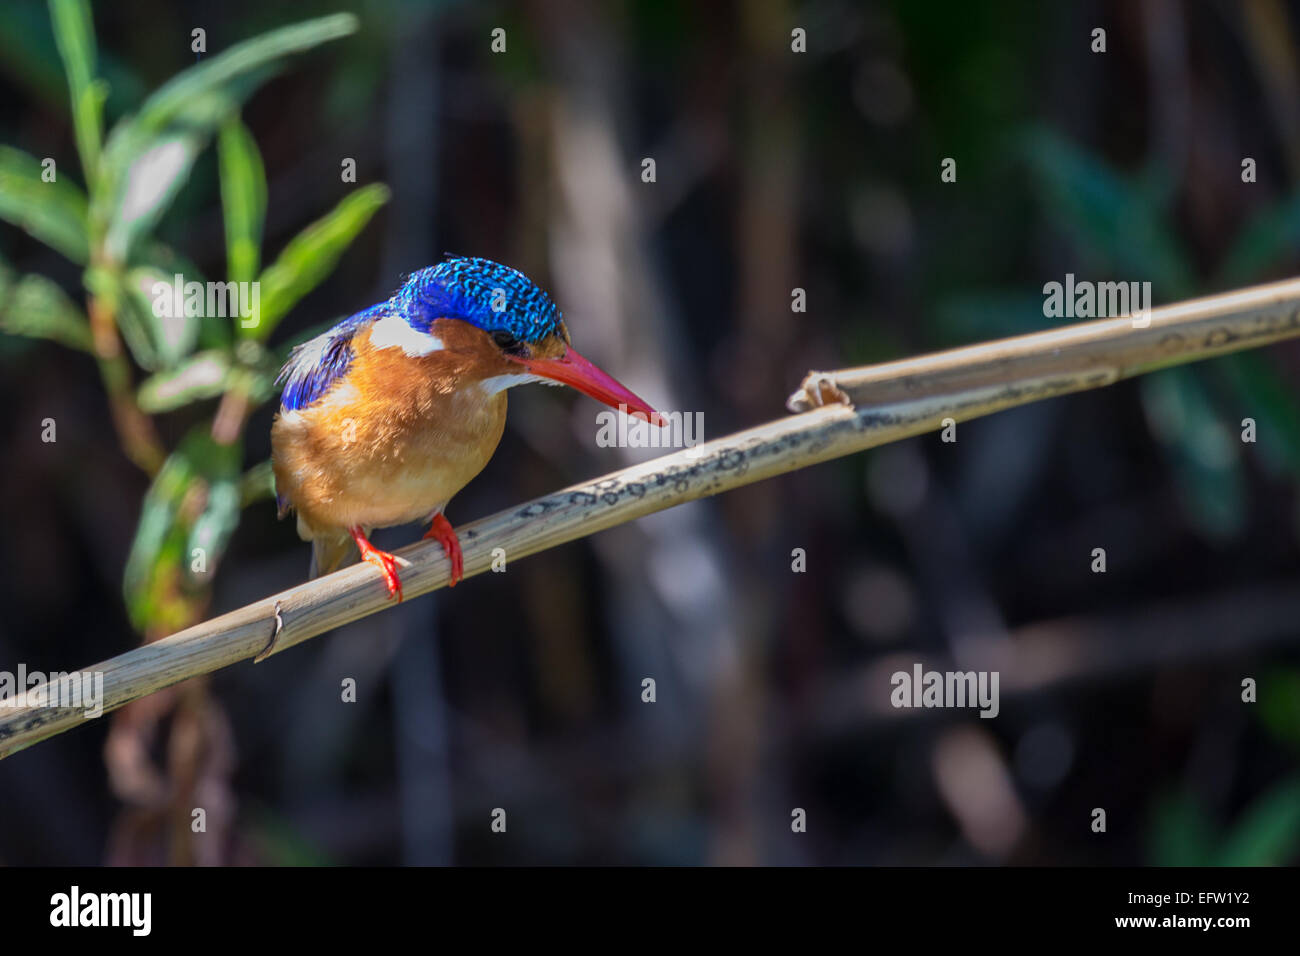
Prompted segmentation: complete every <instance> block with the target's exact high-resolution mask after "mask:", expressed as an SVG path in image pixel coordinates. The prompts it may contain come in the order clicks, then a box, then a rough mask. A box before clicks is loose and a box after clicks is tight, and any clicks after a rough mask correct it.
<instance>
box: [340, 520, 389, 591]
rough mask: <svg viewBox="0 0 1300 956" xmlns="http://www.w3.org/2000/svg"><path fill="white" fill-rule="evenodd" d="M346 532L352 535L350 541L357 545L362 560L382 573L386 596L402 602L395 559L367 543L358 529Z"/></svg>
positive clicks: (349, 529) (350, 529)
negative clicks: (386, 589) (386, 588)
mask: <svg viewBox="0 0 1300 956" xmlns="http://www.w3.org/2000/svg"><path fill="white" fill-rule="evenodd" d="M348 532H349V533H350V534H351V535H352V540H353V541H355V542H356V543H357V550H358V551H360V552H361V558H362V560H364V561H369V562H370V563H371V564H373V565H374V566H375V567H377V568H379V570H380V572H382V573H383V575H384V583H385V584H387V585H388V596H389V597H390V598H397V600H398V601H400V600H402V581H401V579H400V578H399V577H398V576H397V557H396V556H395V555H392V554H389V553H388V552H387V551H380V550H379V549H378V548H376V547H375V546H374V545H373V544H371V543H370V542H369V541H367V540H366V536H365V534H364V533H363V532H362V531H361V529H360V528H348Z"/></svg>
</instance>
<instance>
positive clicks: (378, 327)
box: [370, 315, 443, 356]
mask: <svg viewBox="0 0 1300 956" xmlns="http://www.w3.org/2000/svg"><path fill="white" fill-rule="evenodd" d="M370 347H371V348H375V349H401V350H402V351H403V352H405V353H406V354H407V355H411V356H416V355H428V354H429V353H430V352H437V351H438V350H439V349H441V348H443V344H442V339H440V338H438V336H436V335H433V334H432V333H429V332H418V331H416V330H415V329H413V328H411V326H410V324H409V323H408V322H407V321H406V320H405V319H404V318H402V317H401V316H400V315H386V316H384V317H383V318H382V319H380V320H379V321H378V322H376V323H375V324H374V325H372V326H371V327H370Z"/></svg>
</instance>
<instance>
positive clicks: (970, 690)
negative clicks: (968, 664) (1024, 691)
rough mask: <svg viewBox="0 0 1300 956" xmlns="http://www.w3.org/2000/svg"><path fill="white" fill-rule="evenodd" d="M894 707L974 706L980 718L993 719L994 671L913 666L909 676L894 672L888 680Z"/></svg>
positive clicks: (995, 709) (997, 707)
mask: <svg viewBox="0 0 1300 956" xmlns="http://www.w3.org/2000/svg"><path fill="white" fill-rule="evenodd" d="M889 683H890V684H891V685H893V688H894V689H893V690H892V691H891V692H890V694H889V702H890V703H891V704H893V705H894V706H895V707H948V708H961V707H978V708H979V711H980V716H981V717H996V716H997V715H998V711H999V710H1001V709H1002V708H1001V705H1000V704H999V703H998V672H997V671H927V670H923V669H922V667H921V665H920V664H913V665H912V670H911V673H908V672H907V671H895V672H894V674H893V675H892V676H891V677H890V678H889Z"/></svg>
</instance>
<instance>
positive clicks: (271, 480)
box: [239, 458, 275, 508]
mask: <svg viewBox="0 0 1300 956" xmlns="http://www.w3.org/2000/svg"><path fill="white" fill-rule="evenodd" d="M239 497H240V502H241V504H243V506H244V507H245V508H247V507H248V506H249V505H251V504H254V503H255V502H258V501H263V500H265V499H268V498H274V497H275V472H274V471H273V470H272V469H271V459H269V458H268V459H267V460H266V461H262V462H258V463H257V464H256V465H254V466H253V467H252V468H250V469H248V471H246V472H244V477H243V478H241V479H240V480H239Z"/></svg>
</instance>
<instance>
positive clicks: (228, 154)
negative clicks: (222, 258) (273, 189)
mask: <svg viewBox="0 0 1300 956" xmlns="http://www.w3.org/2000/svg"><path fill="white" fill-rule="evenodd" d="M217 152H218V160H219V164H220V171H221V206H222V212H223V214H224V217H225V224H226V270H227V274H228V275H229V277H230V279H232V280H233V281H235V282H252V281H253V279H255V278H256V277H257V270H258V268H259V267H260V264H261V262H260V260H261V248H262V224H263V221H264V219H265V218H266V172H265V170H264V169H263V168H262V155H261V153H259V152H258V149H257V143H256V141H254V139H253V136H252V134H251V133H249V131H248V128H247V127H245V126H244V124H243V123H242V122H240V120H239V117H238V116H232V117H230V119H228V120H227V121H226V122H225V123H223V124H222V126H221V135H220V139H219V140H218V148H217Z"/></svg>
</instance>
